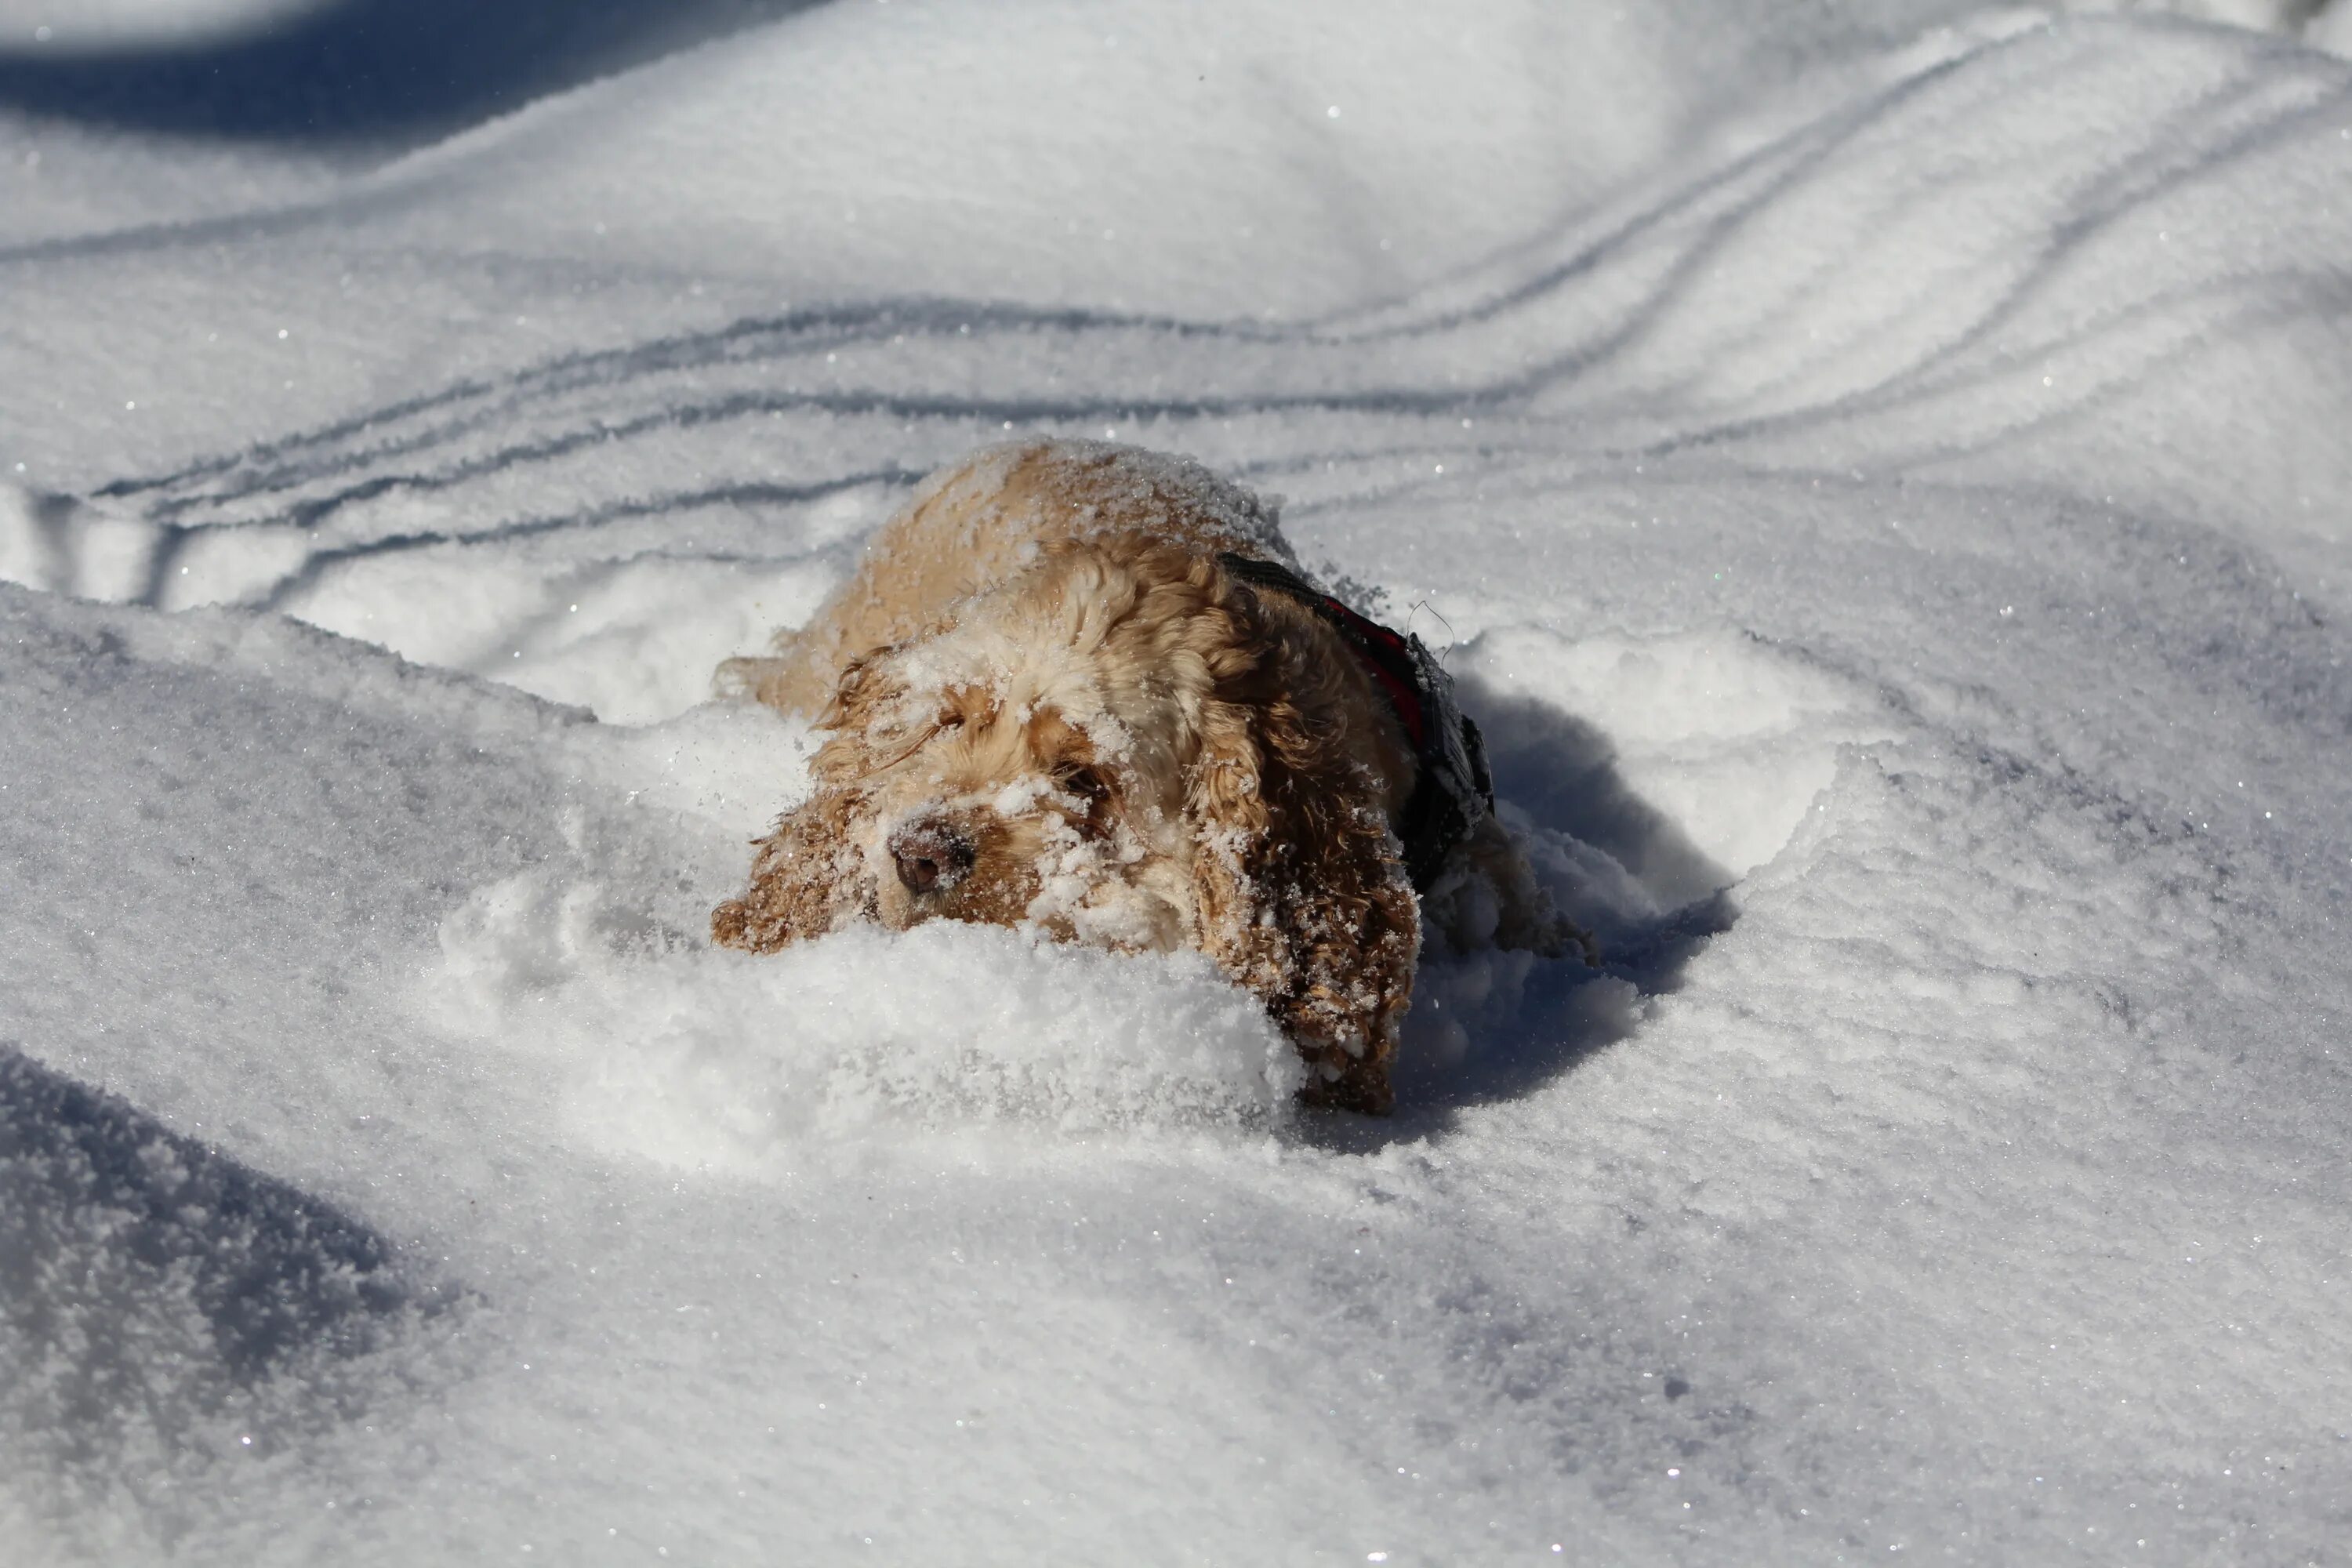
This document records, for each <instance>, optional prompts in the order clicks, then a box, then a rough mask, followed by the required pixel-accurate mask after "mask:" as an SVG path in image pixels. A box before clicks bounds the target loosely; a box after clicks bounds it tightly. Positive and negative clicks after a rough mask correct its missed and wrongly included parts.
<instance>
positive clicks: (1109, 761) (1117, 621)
mask: <svg viewBox="0 0 2352 1568" xmlns="http://www.w3.org/2000/svg"><path fill="white" fill-rule="evenodd" d="M1311 631H1312V626H1311V617H1309V616H1307V615H1306V613H1305V612H1304V611H1301V610H1298V609H1297V607H1296V606H1293V605H1288V604H1287V603H1286V602H1285V603H1282V604H1276V603H1275V602H1273V601H1271V600H1267V601H1261V600H1260V598H1259V597H1258V596H1257V595H1255V594H1254V593H1253V591H1252V590H1251V589H1250V588H1249V587H1248V586H1247V585H1246V584H1241V583H1239V582H1237V581H1235V580H1234V579H1233V578H1232V577H1231V576H1230V575H1229V574H1226V573H1225V572H1224V571H1223V569H1222V568H1221V567H1220V566H1219V565H1218V563H1216V561H1215V560H1214V559H1213V557H1211V556H1208V555H1205V554H1202V553H1201V552H1197V551H1193V550H1190V549H1187V548H1184V547H1182V546H1181V545H1176V544H1171V543H1168V542H1163V541H1160V540H1156V539H1154V538H1152V537H1150V536H1148V535H1145V534H1139V533H1113V534H1107V535H1101V536H1097V537H1094V538H1089V539H1085V540H1080V541H1075V542H1065V543H1061V544H1056V545H1053V546H1049V547H1047V548H1046V549H1045V550H1044V551H1042V552H1040V556H1039V559H1038V561H1037V562H1036V563H1034V565H1033V566H1032V567H1031V568H1030V569H1029V570H1027V571H1026V572H1024V573H1022V574H1019V575H1017V576H1015V577H1013V578H1012V579H1010V580H1008V581H1006V582H1005V583H1003V584H1000V585H998V586H997V587H995V588H993V589H991V590H989V591H987V592H985V593H983V594H982V595H976V596H975V597H973V598H971V599H970V600H967V601H965V602H964V603H963V604H962V605H960V606H958V608H957V610H956V612H955V616H954V618H953V620H952V622H951V623H950V624H949V625H947V626H943V627H941V628H940V629H938V630H936V631H935V632H933V633H931V634H929V635H926V636H922V637H917V638H914V639H912V640H909V641H908V642H905V643H901V644H898V645H895V646H892V647H884V648H879V649H876V650H873V651H871V652H869V653H867V654H866V655H865V656H863V657H861V658H856V659H855V660H853V661H852V662H851V663H850V664H849V665H848V667H847V668H845V670H844V672H843V674H842V676H841V679H840V684H839V687H838V689H837V690H836V692H835V697H834V700H833V702H832V704H831V706H830V708H829V709H828V710H827V711H826V712H825V713H824V716H823V718H822V719H821V720H820V721H819V724H820V727H821V728H822V729H824V730H826V731H830V735H829V738H828V739H827V740H826V742H825V743H824V747H823V748H822V749H821V750H820V751H819V752H818V753H817V756H816V759H815V762H814V765H813V769H812V772H813V773H814V784H815V788H814V792H813V794H812V795H811V796H810V798H809V799H808V801H807V802H805V803H804V804H803V805H801V806H800V807H799V808H798V809H796V810H795V811H793V812H792V813H791V814H789V815H788V816H785V817H784V818H783V820H782V822H780V823H779V824H778V826H777V829H776V832H775V833H774V834H773V835H772V836H771V837H769V838H767V839H765V840H763V841H762V843H761V853H760V856H759V858H758V861H757V862H756V863H755V865H754V867H753V868H752V878H751V888H750V889H749V891H748V892H747V893H746V895H745V896H744V897H743V898H742V899H740V900H734V901H731V902H730V903H727V904H722V905H721V906H719V910H717V911H716V912H715V914H714V916H713V920H712V930H713V933H714V935H715V936H716V937H717V938H718V940H719V941H720V942H724V943H726V944H728V945H730V946H736V947H743V948H749V949H751V950H753V951H761V952H764V951H771V950H772V949H775V948H778V947H782V946H783V945H785V944H786V943H788V942H793V941H796V940H799V939H801V938H803V937H808V936H814V935H817V934H820V933H821V932H824V931H830V930H832V929H835V927H836V926H839V925H841V924H844V923H845V922H847V921H854V920H857V919H861V918H862V919H872V920H877V921H880V922H881V923H883V924H884V925H887V926H889V927H892V928H894V929H903V928H905V927H908V926H911V925H914V924H917V923H919V922H920V921H929V920H942V919H944V920H961V921H981V922H984V923H989V924H996V925H1020V924H1024V923H1025V924H1032V925H1034V926H1036V927H1037V928H1039V929H1042V930H1044V931H1047V932H1049V933H1050V934H1052V935H1054V936H1055V937H1057V938H1060V939H1062V940H1065V941H1076V942H1086V943H1088V944H1091V945H1097V946H1105V947H1111V948H1118V949H1126V950H1132V951H1150V950H1161V951H1164V950H1170V949H1175V948H1179V947H1185V946H1191V947H1197V948H1199V949H1201V950H1202V951H1203V952H1207V953H1208V954H1209V955H1210V956H1211V957H1212V958H1213V959H1214V960H1216V962H1217V963H1219V965H1220V966H1221V967H1223V969H1224V970H1225V972H1226V973H1229V974H1231V975H1232V976H1233V977H1234V979H1236V980H1238V981H1240V982H1241V983H1243V984H1246V985H1248V986H1250V987H1251V988H1252V989H1253V990H1255V991H1257V992H1258V993H1259V994H1261V995H1262V996H1264V997H1265V999H1266V1000H1267V1003H1268V1005H1269V1006H1271V1007H1272V1008H1273V1009H1274V1011H1275V1012H1276V1016H1277V1018H1278V1020H1279V1021H1281V1022H1282V1023H1283V1024H1284V1025H1285V1026H1286V1027H1287V1028H1288V1029H1289V1030H1290V1032H1291V1033H1292V1035H1293V1037H1295V1038H1297V1039H1298V1040H1299V1041H1300V1043H1301V1046H1302V1048H1304V1049H1307V1052H1308V1055H1309V1056H1310V1057H1315V1058H1318V1061H1322V1063H1323V1065H1324V1066H1325V1068H1326V1073H1325V1077H1326V1079H1327V1080H1328V1082H1330V1083H1332V1084H1335V1085H1339V1084H1342V1080H1346V1079H1349V1077H1350V1075H1351V1074H1352V1075H1354V1076H1355V1077H1357V1078H1363V1077H1365V1075H1366V1073H1367V1072H1370V1078H1372V1079H1377V1080H1378V1084H1377V1086H1376V1088H1368V1089H1363V1090H1362V1091H1361V1092H1357V1091H1355V1090H1352V1089H1348V1088H1346V1087H1344V1086H1343V1087H1341V1088H1339V1089H1336V1090H1335V1091H1334V1093H1333V1096H1332V1097H1333V1098H1336V1099H1339V1100H1343V1101H1349V1102H1352V1103H1364V1104H1370V1103H1372V1102H1374V1101H1378V1100H1381V1097H1382V1096H1383V1095H1384V1093H1385V1073H1384V1071H1379V1070H1375V1069H1379V1068H1381V1067H1383V1065H1384V1063H1385V1061H1386V1058H1387V1056H1388V1054H1389V1051H1390V1049H1391V1047H1392V1045H1393V1041H1394V1035H1395V1028H1396V1025H1397V1022H1398V1021H1399V1019H1400V1018H1401V1016H1402V1012H1403V1009H1404V1005H1405V1002H1406V998H1407V995H1408V994H1409V991H1410V986H1411V979H1412V957H1413V952H1414V951H1415V949H1416V947H1417V945H1418V940H1419V927H1418V914H1417V906H1416V905H1415V902H1414V899H1413V894H1412V887H1411V885H1410V882H1409V880H1408V879H1407V878H1406V876H1405V874H1404V870H1403V868H1402V864H1401V863H1400V861H1399V858H1398V855H1397V847H1396V841H1395V838H1394V837H1393V835H1392V834H1391V832H1390V830H1389V811H1390V809H1391V806H1392V805H1394V804H1395V800H1396V797H1397V795H1398V793H1399V792H1401V791H1402V790H1403V789H1405V788H1408V787H1409V785H1410V782H1411V781H1410V777H1409V776H1408V773H1409V769H1410V766H1411V763H1410V760H1409V758H1407V757H1405V756H1403V755H1402V754H1400V753H1397V752H1396V751H1395V748H1394V743H1393V742H1384V741H1382V740H1381V739H1380V737H1381V735H1383V734H1385V733H1386V731H1385V730H1384V729H1383V728H1382V726H1381V724H1380V723H1379V722H1378V721H1377V720H1376V717H1375V716H1374V715H1373V714H1372V713H1370V712H1369V711H1367V710H1366V708H1365V703H1366V696H1367V692H1368V687H1367V685H1366V682H1365V680H1364V679H1363V678H1362V676H1361V673H1360V671H1355V670H1353V669H1352V668H1350V667H1349V666H1348V665H1347V664H1346V663H1345V660H1346V659H1347V658H1348V657H1349V656H1348V655H1347V654H1345V652H1344V651H1340V652H1338V653H1337V656H1336V658H1337V662H1335V659H1334V650H1333V648H1332V647H1331V646H1330V639H1329V638H1328V637H1323V638H1322V640H1321V642H1320V643H1319V644H1318V645H1317V646H1315V647H1308V646H1307V643H1308V642H1310V641H1313V640H1314V639H1313V637H1311V636H1310V635H1309V634H1310V632H1311ZM1324 1058H1328V1060H1325V1059H1324ZM1366 1063H1369V1064H1370V1068H1365V1067H1364V1066H1363V1064H1366ZM1367 1081H1370V1080H1369V1079H1368V1080H1367Z"/></svg>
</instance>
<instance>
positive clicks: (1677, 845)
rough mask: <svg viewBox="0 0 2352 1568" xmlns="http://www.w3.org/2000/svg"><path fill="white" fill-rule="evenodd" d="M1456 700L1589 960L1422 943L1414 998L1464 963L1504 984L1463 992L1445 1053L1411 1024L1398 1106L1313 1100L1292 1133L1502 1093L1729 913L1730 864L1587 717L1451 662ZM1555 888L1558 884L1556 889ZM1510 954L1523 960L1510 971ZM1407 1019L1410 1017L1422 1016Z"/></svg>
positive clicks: (1562, 1069) (1603, 1029)
mask: <svg viewBox="0 0 2352 1568" xmlns="http://www.w3.org/2000/svg"><path fill="white" fill-rule="evenodd" d="M1457 682H1458V686H1457V690H1458V695H1459V696H1460V698H1461V701H1462V706H1463V709H1464V710H1465V712H1467V713H1469V714H1470V715H1471V716H1472V717H1473V718H1475V720H1476V721H1478V727H1479V729H1480V731H1482V733H1483V734H1484V736H1485V739H1486V755H1487V762H1488V765H1489V766H1490V767H1491V768H1492V770H1493V772H1494V776H1495V793H1496V796H1497V798H1498V799H1500V800H1501V801H1502V802H1503V803H1504V805H1505V808H1506V810H1508V809H1510V808H1512V807H1516V808H1517V810H1518V811H1521V812H1524V813H1525V814H1526V815H1527V816H1528V818H1529V819H1530V821H1531V823H1532V825H1533V826H1535V827H1536V828H1537V829H1538V844H1537V845H1536V851H1537V855H1536V858H1537V862H1538V874H1539V875H1542V876H1543V877H1544V880H1545V881H1546V882H1547V883H1548V884H1549V886H1551V888H1552V889H1553V892H1554V895H1555V897H1558V898H1559V901H1560V903H1561V905H1562V907H1563V908H1564V909H1567V910H1570V912H1571V913H1572V914H1574V915H1575V916H1576V917H1577V918H1578V919H1579V920H1580V921H1582V922H1583V923H1584V924H1585V925H1586V926H1587V927H1588V928H1589V929H1591V931H1592V932H1593V934H1594V936H1595V937H1596V939H1597V940H1598V941H1599V942H1600V946H1601V967H1600V968H1599V969H1597V970H1596V969H1592V968H1589V967H1587V966H1586V965H1585V964H1584V963H1581V962H1580V961H1579V960H1577V959H1574V958H1566V959H1536V958H1532V957H1530V956H1528V955H1523V954H1507V953H1506V954H1496V953H1484V954H1473V955H1471V956H1469V957H1468V958H1466V959H1458V960H1457V959H1450V958H1445V957H1443V956H1430V957H1425V958H1424V963H1423V978H1422V981H1421V983H1420V984H1419V985H1418V986H1417V987H1416V994H1415V997H1414V1003H1413V1005H1414V1008H1415V1010H1416V1012H1419V1011H1421V1010H1423V1009H1424V1008H1427V1009H1430V1010H1431V1011H1432V1012H1433V1013H1436V1014H1439V1015H1441V1016H1442V1015H1443V1013H1444V1010H1445V1009H1446V1008H1447V1007H1449V1006H1453V1007H1455V1008H1457V1009H1458V1008H1459V1007H1460V1006H1461V1002H1460V999H1459V998H1460V991H1459V987H1458V986H1455V985H1454V984H1450V982H1451V981H1452V979H1453V977H1454V973H1458V972H1460V971H1462V970H1464V969H1465V968H1467V967H1469V966H1486V967H1487V968H1488V969H1489V970H1490V971H1491V972H1493V973H1496V974H1497V975H1498V976H1502V978H1500V979H1499V980H1498V982H1497V984H1498V986H1512V987H1515V988H1516V1001H1515V1003H1512V1004H1510V1005H1506V1006H1503V1007H1496V1006H1495V1005H1491V1004H1490V1005H1484V1006H1475V1007H1473V1008H1471V1009H1470V1011H1469V1015H1468V1016H1470V1017H1471V1018H1472V1019H1475V1022H1471V1023H1469V1024H1468V1025H1467V1031H1468V1036H1469V1037H1468V1039H1467V1041H1466V1043H1465V1045H1464V1047H1463V1048H1462V1049H1461V1052H1460V1054H1459V1056H1458V1057H1455V1058H1453V1059H1436V1058H1434V1057H1433V1053H1431V1052H1429V1051H1427V1050H1421V1051H1416V1050H1415V1049H1414V1048H1413V1044H1412V1040H1413V1036H1414V1035H1415V1033H1416V1032H1417V1026H1416V1025H1415V1024H1409V1025H1408V1026H1407V1047H1406V1049H1405V1051H1404V1052H1403V1053H1402V1056H1401V1057H1400V1058H1399V1060H1398V1063H1397V1070H1396V1087H1397V1112H1396V1114H1395V1115H1394V1116H1393V1117H1392V1118H1390V1119H1389V1120H1387V1121H1376V1120H1373V1119H1370V1118H1364V1117H1352V1116H1338V1115H1333V1116H1315V1117H1310V1118H1308V1119H1307V1120H1306V1121H1304V1122H1303V1123H1302V1124H1301V1126H1302V1132H1303V1135H1304V1137H1305V1140H1306V1141H1307V1142H1312V1143H1315V1144H1318V1145H1319V1146H1322V1147H1326V1148H1329V1149H1333V1150H1335V1151H1342V1152H1370V1151H1371V1150H1375V1149H1378V1148H1381V1147H1383V1146H1385V1145H1387V1144H1389V1143H1392V1142H1401V1141H1409V1140H1412V1139H1415V1138H1423V1137H1434V1136H1442V1135H1443V1134H1444V1133H1445V1132H1447V1131H1450V1130H1451V1129H1452V1127H1453V1125H1454V1121H1455V1120H1456V1117H1457V1114H1458V1112H1459V1111H1460V1110H1462V1109H1463V1108H1464V1107H1465V1106H1470V1105H1475V1104H1480V1103H1487V1102H1493V1101H1496V1100H1513V1099H1517V1098H1520V1097H1522V1096H1525V1095H1527V1094H1529V1093H1532V1092H1534V1091H1535V1090H1537V1089H1540V1088H1542V1087H1543V1086H1544V1085H1545V1084H1547V1083H1549V1082H1551V1081H1552V1080H1553V1079H1557V1078H1559V1076H1560V1075H1561V1074H1563V1073H1566V1072H1570V1071H1572V1070H1573V1069H1574V1068H1576V1067H1577V1066H1578V1064H1580V1063H1581V1062H1583V1061H1585V1060H1587V1059H1589V1058H1591V1056H1592V1055H1593V1054H1594V1053H1595V1052H1598V1051H1600V1050H1602V1049H1604V1048H1606V1047H1610V1046H1612V1045H1615V1044H1617V1043H1619V1042H1620V1041H1622V1040H1624V1039H1626V1038H1628V1037H1631V1036H1632V1034H1633V1031H1634V1029H1635V1027H1636V1026H1638V1024H1639V1022H1640V1006H1641V1003H1642V1000H1643V998H1645V997H1650V996H1657V995H1664V994H1671V993H1673V992H1675V991H1678V990H1680V989H1682V987H1683V985H1684V984H1685V972H1686V970H1687V969H1688V967H1689V965H1690V963H1691V962H1692V960H1693V959H1695V958H1696V956H1697V955H1698V954H1699V953H1700V952H1702V951H1704V950H1705V949H1706V945H1707V943H1708V942H1711V941H1712V940H1713V939H1714V938H1716V937H1717V936H1719V935H1721V934H1722V933H1723V932H1725V931H1729V930H1730V929H1731V927H1732V924H1733V922H1734V921H1737V920H1738V907H1737V906H1736V905H1735V904H1734V902H1733V901H1732V900H1731V898H1730V895H1729V889H1730V887H1731V885H1732V883H1733V882H1734V880H1735V878H1734V877H1733V876H1732V874H1731V873H1730V872H1729V871H1727V870H1726V869H1725V868H1723V867H1721V866H1718V865H1717V864H1716V863H1715V861H1713V860H1712V859H1710V858H1708V857H1707V855H1706V853H1705V852H1704V851H1703V850H1701V849H1700V848H1699V847H1698V846H1697V845H1696V844H1694V843H1693V842H1692V841H1691V839H1690V837H1689V835H1688V834H1686V833H1685V832H1684V831H1683V829H1682V828H1681V827H1680V826H1678V825H1677V824H1676V823H1675V821H1674V820H1673V819H1672V818H1670V817H1668V816H1666V815H1665V814H1664V812H1662V811H1660V810H1659V809H1658V808H1657V807H1656V806H1654V805H1651V804H1650V803H1649V802H1648V801H1646V800H1644V799H1643V797H1642V796H1641V795H1639V794H1638V793H1637V792H1636V791H1634V789H1633V787H1632V786H1631V785H1630V784H1627V783H1626V782H1625V779H1624V776H1623V775H1622V773H1620V772H1619V771H1618V768H1617V763H1616V747H1615V746H1614V745H1613V744H1612V742H1610V740H1609V738H1608V737H1607V736H1606V735H1605V734H1603V733H1602V732H1601V731H1600V730H1599V729H1598V728H1596V727H1595V726H1593V725H1591V724H1590V723H1588V722H1586V721H1584V720H1582V719H1580V718H1578V717H1577V716H1576V715H1574V714H1572V713H1570V712H1567V711H1565V710H1561V709H1559V708H1556V707H1554V706H1552V705H1551V704H1549V703H1547V702H1542V701H1539V700H1535V699H1533V698H1529V697H1527V696H1523V695H1519V694H1517V693H1510V692H1505V691H1502V690H1499V689H1496V688H1494V687H1492V686H1489V685H1487V684H1486V683H1485V682H1483V681H1480V680H1478V679H1475V677H1460V678H1457ZM1563 895H1566V896H1563ZM1522 966H1524V969H1525V973H1524V975H1518V974H1516V973H1511V972H1513V971H1516V970H1517V969H1519V968H1520V967H1522ZM1425 1022H1426V1020H1419V1021H1417V1024H1418V1023H1425Z"/></svg>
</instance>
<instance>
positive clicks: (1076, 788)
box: [1054, 767, 1110, 836]
mask: <svg viewBox="0 0 2352 1568" xmlns="http://www.w3.org/2000/svg"><path fill="white" fill-rule="evenodd" d="M1054 782H1055V784H1059V785H1061V787H1062V790H1063V793H1065V794H1066V795H1076V796H1077V797H1078V798H1079V799H1080V800H1081V801H1084V802H1085V803H1086V807H1087V816H1086V820H1085V821H1084V822H1082V823H1080V824H1079V825H1078V830H1079V831H1080V832H1081V833H1085V834H1087V835H1089V836H1091V835H1093V834H1095V833H1097V832H1099V831H1101V828H1102V821H1103V806H1104V805H1105V803H1106V802H1108V800H1109V799H1110V782H1109V781H1108V779H1106V778H1104V777H1103V776H1102V774H1100V773H1097V772H1096V771H1095V770H1094V769H1092V768H1084V767H1081V768H1064V769H1061V770H1060V771H1059V772H1057V773H1055V775H1054Z"/></svg>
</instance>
